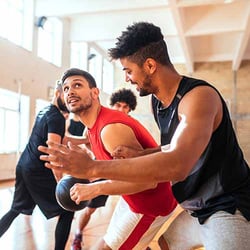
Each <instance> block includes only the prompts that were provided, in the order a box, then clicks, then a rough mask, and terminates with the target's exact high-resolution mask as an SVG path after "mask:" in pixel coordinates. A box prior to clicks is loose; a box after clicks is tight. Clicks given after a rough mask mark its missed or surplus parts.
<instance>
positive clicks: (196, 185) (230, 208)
mask: <svg viewBox="0 0 250 250" xmlns="http://www.w3.org/2000/svg"><path fill="white" fill-rule="evenodd" d="M197 86H209V87H211V88H213V89H214V90H215V91H216V92H217V93H218V95H219V96H220V98H221V101H222V105H223V117H222V121H221V123H220V125H219V127H218V128H217V129H216V130H215V131H214V132H213V134H212V137H211V139H210V141H209V144H208V146H207V147H206V149H205V151H204V152H203V154H202V155H201V157H200V159H199V160H198V162H197V163H196V164H195V166H194V167H193V169H192V171H191V172H190V174H189V176H188V177H187V178H186V179H185V180H184V181H181V182H176V183H173V185H172V189H173V193H174V195H175V197H176V199H177V201H178V202H179V203H180V205H181V206H182V207H183V208H184V209H186V210H188V211H190V213H191V214H192V215H193V216H195V217H198V219H199V222H200V223H204V221H205V220H206V219H207V218H208V217H209V216H210V215H212V214H213V213H215V212H217V211H219V210H223V211H227V212H229V213H231V214H234V213H235V211H236V209H239V210H240V211H241V213H242V214H243V215H244V217H245V218H246V219H247V220H250V169H249V166H248V164H247V163H246V161H245V160H244V157H243V153H242V151H241V149H240V147H239V144H238V141H237V138H236V135H235V132H234V129H233V126H232V122H231V119H230V115H229V112H228V109H227V106H226V103H225V101H224V100H223V98H222V96H221V95H220V94H219V92H218V91H217V90H216V89H215V88H214V87H213V86H212V85H210V84H208V83H207V82H205V81H202V80H198V79H193V78H188V77H183V78H182V80H181V82H180V85H179V88H178V90H177V94H176V95H175V98H174V99H173V101H172V103H171V104H170V105H169V106H168V107H167V108H162V105H161V102H160V101H159V100H158V99H157V98H156V97H155V96H152V108H153V113H154V117H155V120H156V123H157V124H158V127H159V129H160V131H161V145H166V144H169V143H170V141H171V139H172V137H173V134H174V132H175V130H176V128H177V126H178V124H179V119H178V105H179V102H180V100H181V98H182V97H183V96H184V95H185V94H186V93H187V92H189V91H191V90H192V89H193V88H195V87H197Z"/></svg>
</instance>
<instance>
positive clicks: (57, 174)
mask: <svg viewBox="0 0 250 250" xmlns="http://www.w3.org/2000/svg"><path fill="white" fill-rule="evenodd" d="M48 140H49V141H53V142H55V143H61V140H62V137H61V136H60V135H58V134H55V133H48ZM52 171H53V174H54V176H55V179H56V181H57V182H58V181H59V180H60V179H61V178H62V175H63V174H62V173H61V172H60V171H58V170H56V169H52Z"/></svg>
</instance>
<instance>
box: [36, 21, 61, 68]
mask: <svg viewBox="0 0 250 250" xmlns="http://www.w3.org/2000/svg"><path fill="white" fill-rule="evenodd" d="M62 34H63V24H62V21H61V20H59V19H58V18H52V17H50V18H48V19H47V20H46V22H45V23H44V25H43V27H39V30H38V56H39V57H41V58H43V59H44V60H46V61H48V62H51V63H53V64H55V65H57V66H59V67H60V66H61V61H62V59H61V58H62Z"/></svg>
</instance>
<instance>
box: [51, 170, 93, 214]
mask: <svg viewBox="0 0 250 250" xmlns="http://www.w3.org/2000/svg"><path fill="white" fill-rule="evenodd" d="M75 183H83V184H86V183H89V180H87V179H79V178H75V177H73V176H70V175H65V176H64V177H63V178H62V179H61V180H60V181H59V182H58V183H57V186H56V191H55V194H56V200H57V202H58V204H59V205H60V206H61V207H62V208H64V209H65V210H68V211H72V212H74V211H78V210H81V209H83V208H85V207H86V206H87V204H88V201H81V202H80V203H79V204H76V203H75V202H74V201H73V200H72V199H71V198H70V189H71V187H73V186H74V184H75Z"/></svg>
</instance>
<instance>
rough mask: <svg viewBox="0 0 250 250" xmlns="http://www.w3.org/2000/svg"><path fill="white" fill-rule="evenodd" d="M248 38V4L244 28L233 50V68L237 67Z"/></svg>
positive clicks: (249, 17) (249, 18) (249, 30)
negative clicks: (234, 50)
mask: <svg viewBox="0 0 250 250" xmlns="http://www.w3.org/2000/svg"><path fill="white" fill-rule="evenodd" d="M249 40H250V6H248V12H247V17H246V22H245V28H244V30H243V32H242V34H241V35H240V38H239V42H238V44H237V49H236V52H235V56H234V58H233V62H232V69H233V70H238V69H239V67H240V64H241V62H242V60H243V56H244V53H245V50H246V48H247V45H248V42H249Z"/></svg>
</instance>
